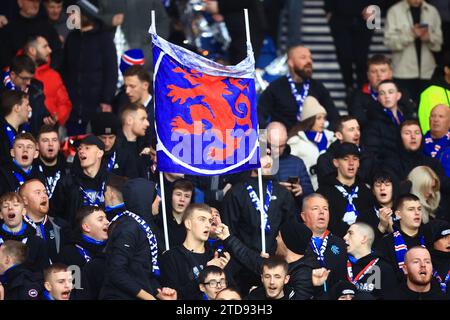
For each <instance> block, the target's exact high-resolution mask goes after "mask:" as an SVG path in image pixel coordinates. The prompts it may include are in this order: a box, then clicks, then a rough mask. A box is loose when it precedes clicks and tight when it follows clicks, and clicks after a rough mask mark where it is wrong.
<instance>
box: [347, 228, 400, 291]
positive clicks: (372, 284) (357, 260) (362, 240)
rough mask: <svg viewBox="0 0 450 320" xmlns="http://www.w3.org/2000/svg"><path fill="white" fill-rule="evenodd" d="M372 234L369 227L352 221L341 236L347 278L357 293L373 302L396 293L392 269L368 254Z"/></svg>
mask: <svg viewBox="0 0 450 320" xmlns="http://www.w3.org/2000/svg"><path fill="white" fill-rule="evenodd" d="M374 240H375V233H374V231H373V229H372V227H371V226H369V225H368V224H366V223H363V222H356V223H354V224H352V225H351V226H350V228H349V229H348V231H347V234H346V235H345V237H344V241H345V244H346V245H347V252H348V260H347V277H346V279H342V280H348V281H350V282H351V283H353V284H354V285H355V286H356V288H357V290H358V292H360V293H364V295H367V296H368V297H371V298H373V299H386V298H387V296H388V294H389V293H390V292H394V291H397V290H398V281H397V278H396V276H395V273H394V270H393V269H392V267H391V266H390V265H389V264H388V263H387V262H385V261H384V260H383V259H382V258H380V257H379V256H377V255H376V254H374V253H373V252H372V244H373V242H374Z"/></svg>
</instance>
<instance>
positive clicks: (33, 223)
mask: <svg viewBox="0 0 450 320" xmlns="http://www.w3.org/2000/svg"><path fill="white" fill-rule="evenodd" d="M47 218H48V216H47V215H46V216H45V218H44V220H42V222H41V223H39V224H36V223H35V222H34V221H33V220H31V219H30V217H28V216H27V215H24V216H23V220H25V222H27V223H28V224H29V225H30V226H32V227H33V229H34V230H36V235H37V236H39V237H41V238H42V239H43V240H44V241H47V237H46V235H45V227H44V225H45V223H46V222H47ZM38 228H39V230H38ZM39 233H40V234H39Z"/></svg>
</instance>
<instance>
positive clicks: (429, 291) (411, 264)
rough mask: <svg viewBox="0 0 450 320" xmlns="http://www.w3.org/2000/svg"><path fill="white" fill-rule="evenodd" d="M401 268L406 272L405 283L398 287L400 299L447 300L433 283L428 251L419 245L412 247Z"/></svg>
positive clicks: (398, 297) (397, 297) (396, 297)
mask: <svg viewBox="0 0 450 320" xmlns="http://www.w3.org/2000/svg"><path fill="white" fill-rule="evenodd" d="M403 270H404V272H405V274H406V284H402V285H401V287H400V293H399V295H398V296H394V297H393V299H400V300H448V297H446V296H445V294H444V293H443V292H441V291H440V290H439V288H438V286H437V285H435V283H433V282H432V281H431V280H432V277H433V264H432V262H431V256H430V252H429V251H428V250H427V249H426V248H424V247H420V246H416V247H413V248H411V249H409V250H408V252H407V253H406V254H405V264H404V266H403Z"/></svg>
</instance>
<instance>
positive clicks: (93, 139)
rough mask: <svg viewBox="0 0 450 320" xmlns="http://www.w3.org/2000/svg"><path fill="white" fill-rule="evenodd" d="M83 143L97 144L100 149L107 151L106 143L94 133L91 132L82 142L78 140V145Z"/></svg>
mask: <svg viewBox="0 0 450 320" xmlns="http://www.w3.org/2000/svg"><path fill="white" fill-rule="evenodd" d="M82 144H86V145H88V146H97V147H98V148H99V149H100V150H103V151H105V144H104V143H103V141H102V140H100V139H99V138H97V137H96V136H95V135H93V134H90V135H88V136H86V137H85V138H84V139H82V140H80V142H78V145H77V147H78V146H80V145H82Z"/></svg>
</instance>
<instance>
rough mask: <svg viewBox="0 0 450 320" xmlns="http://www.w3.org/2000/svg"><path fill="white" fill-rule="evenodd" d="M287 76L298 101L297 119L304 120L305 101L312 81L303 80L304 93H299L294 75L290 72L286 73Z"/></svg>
mask: <svg viewBox="0 0 450 320" xmlns="http://www.w3.org/2000/svg"><path fill="white" fill-rule="evenodd" d="M286 78H287V79H288V82H289V85H290V86H291V92H292V95H293V96H294V98H295V102H296V103H297V107H298V111H297V121H302V111H303V102H305V98H306V97H307V96H308V93H309V87H310V85H311V83H310V81H309V80H306V81H305V82H303V88H302V93H301V94H299V93H298V91H297V88H296V87H295V82H294V80H292V77H291V75H290V74H289V73H288V74H287V75H286Z"/></svg>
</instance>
